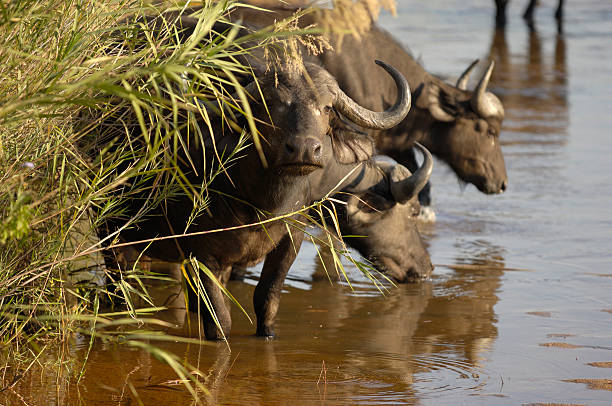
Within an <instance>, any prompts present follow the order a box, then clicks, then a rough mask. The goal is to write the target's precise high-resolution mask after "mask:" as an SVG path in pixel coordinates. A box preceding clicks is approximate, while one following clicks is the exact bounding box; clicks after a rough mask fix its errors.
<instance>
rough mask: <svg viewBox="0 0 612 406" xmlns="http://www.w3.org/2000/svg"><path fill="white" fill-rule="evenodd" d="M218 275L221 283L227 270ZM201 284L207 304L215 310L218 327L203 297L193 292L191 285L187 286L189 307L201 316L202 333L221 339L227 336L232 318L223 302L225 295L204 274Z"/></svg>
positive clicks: (210, 337)
mask: <svg viewBox="0 0 612 406" xmlns="http://www.w3.org/2000/svg"><path fill="white" fill-rule="evenodd" d="M215 274H216V275H219V277H218V281H219V283H221V284H223V282H224V279H225V277H224V276H225V275H228V274H229V270H226V271H225V272H222V273H216V272H215ZM201 280H202V285H204V291H205V293H206V297H207V298H208V301H209V305H210V306H211V307H212V309H213V310H214V312H215V316H216V317H217V321H218V322H219V326H220V327H221V329H219V327H218V326H217V323H215V319H214V318H213V315H212V313H211V312H210V311H209V309H208V307H207V306H206V304H205V303H203V300H204V299H203V298H200V296H199V295H198V293H196V292H194V290H193V288H192V287H191V286H188V290H189V293H188V298H189V307H190V310H191V311H198V306H199V312H200V314H201V316H202V322H203V324H204V333H205V335H206V338H207V339H208V340H223V339H224V338H226V337H228V336H229V333H230V330H231V328H232V318H231V315H230V310H229V307H228V306H227V304H226V302H225V297H224V295H223V291H222V290H221V288H220V287H219V285H218V284H217V282H215V281H213V280H212V279H211V278H209V277H208V276H206V275H201ZM202 294H204V292H202Z"/></svg>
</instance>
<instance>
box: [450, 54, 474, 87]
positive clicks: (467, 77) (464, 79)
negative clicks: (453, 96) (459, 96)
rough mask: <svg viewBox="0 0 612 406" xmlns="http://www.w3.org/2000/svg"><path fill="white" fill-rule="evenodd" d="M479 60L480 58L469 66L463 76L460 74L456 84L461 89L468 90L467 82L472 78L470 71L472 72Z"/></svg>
mask: <svg viewBox="0 0 612 406" xmlns="http://www.w3.org/2000/svg"><path fill="white" fill-rule="evenodd" d="M478 61H479V59H476V60H475V61H474V62H472V63H471V64H470V66H468V67H467V69H466V70H465V71H463V73H462V74H461V76H459V79H457V85H456V86H457V88H458V89H459V90H467V84H468V81H469V80H470V73H472V70H474V66H476V64H477V63H478Z"/></svg>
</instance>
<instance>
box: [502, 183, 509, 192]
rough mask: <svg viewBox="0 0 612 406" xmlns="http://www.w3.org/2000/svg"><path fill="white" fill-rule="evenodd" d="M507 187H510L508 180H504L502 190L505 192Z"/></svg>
mask: <svg viewBox="0 0 612 406" xmlns="http://www.w3.org/2000/svg"><path fill="white" fill-rule="evenodd" d="M506 187H508V181H507V180H504V181H503V182H502V184H501V191H502V192H505V191H506Z"/></svg>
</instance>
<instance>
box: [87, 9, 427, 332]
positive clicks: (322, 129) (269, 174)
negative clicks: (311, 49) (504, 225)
mask: <svg viewBox="0 0 612 406" xmlns="http://www.w3.org/2000/svg"><path fill="white" fill-rule="evenodd" d="M181 21H182V22H183V23H185V24H188V23H189V22H188V21H187V20H181ZM247 62H250V61H247ZM377 63H378V64H379V65H381V66H382V67H383V68H384V69H385V70H386V71H387V72H388V73H389V74H390V75H391V76H392V77H393V80H394V83H395V84H396V87H397V92H396V94H397V100H396V101H395V103H393V106H391V107H389V108H387V109H386V110H385V111H383V112H379V113H377V112H374V111H370V110H368V109H365V108H363V107H361V106H359V105H358V104H357V103H355V102H354V101H353V100H351V99H350V98H349V97H348V96H347V95H346V94H345V93H344V92H343V91H342V90H341V89H340V88H339V86H338V84H337V83H336V81H335V80H334V78H333V77H332V76H331V75H330V74H329V73H328V72H327V71H326V70H325V69H323V68H321V67H320V66H317V65H313V64H309V63H306V64H305V65H304V70H301V71H294V70H290V69H285V67H284V66H282V65H279V66H272V67H271V68H270V69H268V70H265V71H259V70H257V67H258V66H259V64H257V63H255V61H253V63H250V64H251V66H253V67H254V68H255V74H256V76H257V82H258V86H255V85H254V82H253V84H248V85H246V89H247V90H251V91H252V92H251V96H252V98H253V101H252V102H251V109H252V113H253V116H254V117H255V118H256V119H257V120H259V121H260V122H262V123H270V121H271V123H270V124H269V125H265V124H260V126H259V127H260V130H261V132H262V138H263V139H264V140H265V141H266V142H264V143H262V147H263V151H264V154H265V157H266V159H267V162H268V165H267V166H265V165H264V164H263V162H262V160H261V159H260V157H259V154H258V151H257V150H256V148H254V146H252V145H250V146H247V147H244V149H243V150H242V151H241V154H242V155H244V156H243V157H242V158H241V159H239V160H237V161H236V162H235V163H234V164H233V165H231V166H229V167H228V168H226V173H225V174H223V175H221V176H217V177H215V178H214V180H213V181H212V183H211V184H210V185H209V186H208V189H209V190H210V191H211V192H210V193H209V196H210V203H209V205H208V210H207V213H210V214H207V213H202V214H200V215H198V216H197V217H196V218H195V220H194V219H193V218H192V217H191V216H192V214H193V213H192V207H193V203H192V200H191V197H190V196H187V195H178V196H175V197H173V198H172V199H167V200H165V201H164V202H163V204H161V205H159V206H157V207H156V208H155V209H153V210H152V212H150V213H148V214H147V216H146V217H145V218H144V219H143V220H142V221H140V222H139V223H138V227H137V228H126V229H123V230H121V233H120V236H121V239H122V240H123V241H126V242H131V243H133V245H134V247H135V248H136V249H137V250H138V251H140V252H142V251H145V250H146V254H147V255H149V256H151V257H154V258H158V259H162V260H167V261H181V260H183V259H185V258H187V257H190V256H194V257H196V258H197V259H198V260H199V261H200V262H202V263H203V264H204V265H205V266H206V267H207V268H208V269H209V270H210V271H211V273H212V275H214V277H215V278H216V280H214V279H213V278H209V277H204V278H202V279H203V285H204V289H205V292H206V296H207V300H208V304H207V305H210V307H211V308H212V309H213V310H214V313H215V315H216V319H217V321H218V323H219V325H220V326H221V329H219V328H218V327H217V324H216V323H215V320H214V318H213V316H212V315H211V314H210V313H209V312H208V311H203V312H202V313H203V318H204V320H203V324H204V330H205V334H206V337H207V338H208V339H221V338H223V337H226V336H227V335H228V334H229V331H230V328H231V318H230V312H229V309H228V307H227V306H226V304H225V302H224V296H223V293H222V290H221V288H220V285H219V282H221V283H223V282H225V281H226V280H227V278H228V276H229V272H230V271H231V268H232V267H233V266H249V265H252V264H254V263H255V262H257V261H259V260H260V259H261V258H262V257H265V262H264V266H263V270H262V273H261V277H260V280H259V283H258V284H257V287H256V289H255V292H254V298H253V303H254V308H255V313H256V316H257V335H259V336H272V335H273V334H274V333H273V323H274V317H275V315H276V312H277V309H278V305H279V299H280V293H281V289H282V285H283V281H284V279H285V276H286V274H287V272H288V270H289V267H290V266H291V264H292V263H293V261H294V259H295V257H296V255H297V252H298V250H299V247H300V244H301V241H302V239H303V232H302V230H301V229H300V228H299V227H295V224H296V223H294V222H293V221H294V220H297V218H298V215H295V214H294V215H289V214H290V213H294V212H295V211H297V210H299V209H301V208H302V207H304V206H305V205H309V204H310V203H311V202H313V201H316V200H318V199H321V198H323V197H325V196H326V195H328V194H329V193H331V192H332V191H333V190H340V189H343V190H346V191H349V192H357V193H361V192H364V191H366V190H368V189H370V188H372V187H375V188H377V189H378V188H383V189H384V188H385V186H384V185H389V181H388V180H387V179H386V178H385V177H384V176H383V175H384V174H383V172H382V171H380V170H379V169H378V168H377V167H376V166H375V165H373V164H372V162H370V161H369V160H368V159H369V155H370V154H371V152H372V147H371V141H370V140H369V139H368V138H367V137H361V138H360V137H350V138H348V137H345V138H342V137H335V136H334V132H333V131H332V127H331V124H332V123H333V121H334V120H335V115H336V111H337V112H339V113H340V114H342V115H343V116H344V117H347V118H349V119H350V120H351V121H352V122H353V123H355V124H357V125H359V126H363V127H366V128H376V129H386V128H390V127H393V126H395V125H397V124H398V123H399V122H401V120H402V119H403V118H404V117H405V115H406V114H407V112H408V110H409V109H410V100H411V98H410V91H409V88H408V83H407V82H406V80H405V78H403V76H402V75H401V74H400V73H399V72H397V71H396V70H395V69H394V68H392V67H390V66H388V65H386V64H384V63H382V62H377ZM256 88H259V89H260V90H261V93H260V92H259V91H255V90H254V89H256ZM261 95H262V96H263V99H264V100H265V105H264V103H263V102H262V101H263V100H261ZM218 121H221V120H218ZM272 123H273V124H272ZM217 124H218V123H217ZM201 125H202V127H204V126H205V125H204V123H202V124H201ZM206 131H207V130H206V129H205V128H202V133H204V134H206ZM215 134H216V135H220V134H221V132H220V130H219V129H217V131H215ZM183 136H184V137H185V139H189V137H194V135H191V134H183ZM136 138H137V136H135V139H136ZM240 138H241V137H240V135H239V134H237V133H233V132H231V131H229V130H228V132H227V133H226V134H225V135H224V136H220V137H215V138H214V139H212V137H210V138H209V139H207V140H205V143H204V145H202V144H201V143H198V142H189V143H188V144H187V145H189V147H188V148H189V155H190V157H189V158H187V157H183V158H182V159H179V165H180V166H181V169H182V170H183V171H184V173H185V175H186V177H187V178H188V179H189V180H190V183H191V184H192V185H204V184H205V183H206V182H205V181H206V179H205V178H204V175H203V174H204V173H209V171H210V166H211V165H212V163H211V162H210V161H212V159H206V160H205V159H204V156H207V157H213V156H215V152H214V151H231V150H233V149H234V148H235V147H236V146H237V145H239V143H240ZM202 148H203V149H204V151H202ZM194 168H198V169H197V170H196V169H194ZM425 172H427V171H425ZM412 176H413V177H412V178H410V179H412V180H408V181H405V180H402V184H404V185H405V186H406V188H407V190H408V192H407V193H405V197H406V198H409V197H410V193H412V194H413V193H418V190H416V189H414V184H419V185H420V184H423V183H424V182H423V180H422V179H423V177H425V178H426V177H427V176H428V173H423V171H420V172H419V171H417V172H416V173H415V174H414V175H412ZM151 186H152V187H153V185H151ZM388 187H390V188H391V187H392V186H388ZM392 188H393V190H395V189H397V187H396V186H393V187H392ZM146 189H147V190H150V188H146ZM212 191H215V192H212ZM395 193H396V194H397V192H395ZM126 205H127V207H125V210H124V213H125V214H126V215H127V216H128V217H131V216H133V215H134V214H135V213H137V212H138V211H139V210H140V208H141V205H142V204H141V202H140V201H139V200H138V199H133V200H130V201H128V202H126ZM283 215H287V218H286V219H285V220H284V221H283V220H281V219H277V217H278V216H283ZM262 221H263V222H264V224H260V225H253V224H255V223H259V222H262ZM123 224H124V221H123V220H122V219H119V218H116V219H115V218H111V219H109V220H108V222H107V224H106V225H105V227H103V228H102V229H101V230H100V231H99V233H100V235H101V237H102V238H104V237H105V236H106V235H108V234H109V233H112V232H114V231H115V230H119V229H121V227H122V225H123ZM188 224H189V226H188V227H187V225H188ZM183 230H185V233H186V234H187V235H185V236H180V237H178V236H177V232H182V231H183ZM211 230H223V231H219V232H215V233H209V232H210V231H211ZM143 240H149V242H143ZM105 259H106V261H107V267H115V268H116V266H117V265H116V264H115V263H113V262H116V260H115V259H114V256H113V254H112V253H108V252H107V255H106V256H105ZM190 291H191V290H190ZM191 299H195V298H194V297H193V294H192V295H191ZM195 303H197V302H195Z"/></svg>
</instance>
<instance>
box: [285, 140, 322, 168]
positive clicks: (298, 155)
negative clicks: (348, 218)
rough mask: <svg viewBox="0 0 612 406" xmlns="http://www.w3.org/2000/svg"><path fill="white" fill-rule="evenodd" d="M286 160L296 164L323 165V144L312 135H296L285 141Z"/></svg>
mask: <svg viewBox="0 0 612 406" xmlns="http://www.w3.org/2000/svg"><path fill="white" fill-rule="evenodd" d="M285 156H286V160H287V161H288V162H290V163H295V164H306V165H321V164H322V160H323V146H322V145H321V142H320V141H319V140H317V139H316V138H312V137H296V138H293V139H291V140H288V141H287V142H286V143H285Z"/></svg>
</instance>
